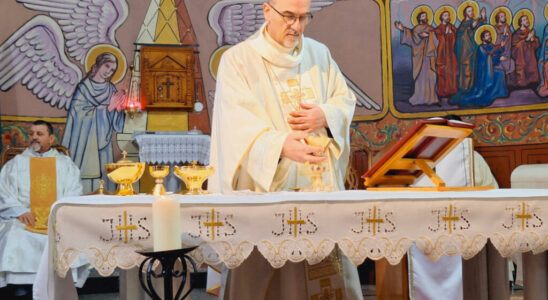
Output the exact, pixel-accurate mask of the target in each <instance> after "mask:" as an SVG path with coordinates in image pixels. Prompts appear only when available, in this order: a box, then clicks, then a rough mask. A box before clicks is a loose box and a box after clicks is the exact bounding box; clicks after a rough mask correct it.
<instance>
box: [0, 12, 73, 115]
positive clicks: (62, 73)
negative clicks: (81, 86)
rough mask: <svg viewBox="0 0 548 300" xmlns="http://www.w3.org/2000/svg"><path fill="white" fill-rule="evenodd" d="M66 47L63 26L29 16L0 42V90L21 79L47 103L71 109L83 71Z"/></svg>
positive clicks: (47, 19) (43, 16)
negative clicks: (75, 63) (70, 58)
mask: <svg viewBox="0 0 548 300" xmlns="http://www.w3.org/2000/svg"><path fill="white" fill-rule="evenodd" d="M64 49H65V48H64V39H63V34H62V32H61V28H59V25H57V23H56V22H55V21H54V20H53V19H51V18H50V17H48V16H45V15H38V16H36V17H34V18H32V19H30V20H29V21H28V22H27V23H25V25H23V26H22V27H20V28H19V30H17V31H16V32H15V33H13V34H12V35H11V36H10V37H9V38H8V39H7V40H6V41H5V42H4V43H3V44H2V45H0V90H2V91H7V90H9V89H10V88H11V87H12V86H13V85H15V84H16V83H17V82H19V81H21V84H23V85H24V86H26V87H27V88H28V89H29V90H30V91H31V92H32V93H33V94H34V95H36V97H38V98H39V99H41V100H43V101H44V102H47V103H49V104H50V105H51V106H57V107H59V108H64V109H68V108H69V106H70V101H71V99H72V94H73V93H74V89H75V88H76V85H77V84H78V82H79V81H80V80H81V79H82V72H81V71H80V69H79V68H78V67H77V66H76V65H74V64H73V63H72V62H70V61H69V60H68V58H67V56H66V54H65V52H64Z"/></svg>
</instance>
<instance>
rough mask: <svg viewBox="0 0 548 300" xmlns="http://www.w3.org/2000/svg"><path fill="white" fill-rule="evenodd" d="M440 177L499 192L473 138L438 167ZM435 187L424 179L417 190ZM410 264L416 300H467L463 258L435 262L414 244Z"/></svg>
mask: <svg viewBox="0 0 548 300" xmlns="http://www.w3.org/2000/svg"><path fill="white" fill-rule="evenodd" d="M436 174H438V176H440V177H441V179H443V181H444V182H445V184H446V186H448V187H463V186H493V187H494V188H498V184H497V182H496V180H495V178H494V176H493V174H492V173H491V170H490V169H489V166H488V165H487V163H486V162H485V160H484V159H483V157H481V155H480V154H479V153H477V152H475V151H474V150H473V145H472V139H470V138H467V139H465V140H464V141H463V142H462V143H460V144H459V145H457V147H456V148H455V149H453V151H451V152H450V153H449V154H447V156H446V157H444V158H443V159H442V161H440V162H439V163H438V164H437V165H436ZM472 178H473V179H472ZM472 180H474V182H472ZM433 185H434V184H433V183H432V182H431V181H430V179H428V177H427V176H425V175H423V176H422V177H420V178H419V179H418V180H417V182H416V183H415V185H414V186H433ZM409 262H410V268H409V272H410V275H411V276H410V281H409V285H410V290H411V295H410V297H411V299H412V300H413V299H414V300H436V299H447V300H462V299H463V289H462V287H463V283H462V257H461V256H460V255H452V256H447V255H443V256H441V257H440V258H439V259H438V260H436V261H433V260H431V259H430V258H428V257H427V256H426V255H424V254H423V253H422V252H421V251H420V250H419V249H418V248H417V246H416V245H415V244H413V245H412V246H411V248H410V256H409Z"/></svg>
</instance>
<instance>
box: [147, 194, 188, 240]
mask: <svg viewBox="0 0 548 300" xmlns="http://www.w3.org/2000/svg"><path fill="white" fill-rule="evenodd" d="M152 237H153V240H154V251H165V250H173V249H180V248H181V208H180V206H179V201H177V200H176V199H173V198H169V197H160V198H157V199H156V200H154V201H153V202H152Z"/></svg>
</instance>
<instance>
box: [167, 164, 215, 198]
mask: <svg viewBox="0 0 548 300" xmlns="http://www.w3.org/2000/svg"><path fill="white" fill-rule="evenodd" d="M213 171H214V168H213V167H212V166H198V165H197V164H196V162H195V161H193V162H192V163H191V165H190V166H182V167H179V166H175V169H174V173H175V176H177V177H178V178H179V179H181V180H182V181H183V182H184V183H185V184H186V186H187V188H188V192H186V193H185V195H203V194H209V193H210V192H209V191H204V190H202V184H203V183H204V181H205V180H206V179H207V178H208V177H209V176H211V174H213Z"/></svg>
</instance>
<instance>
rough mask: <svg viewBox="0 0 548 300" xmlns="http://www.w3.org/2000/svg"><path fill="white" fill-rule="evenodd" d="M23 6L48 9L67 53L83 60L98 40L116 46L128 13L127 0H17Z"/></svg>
mask: <svg viewBox="0 0 548 300" xmlns="http://www.w3.org/2000/svg"><path fill="white" fill-rule="evenodd" d="M17 2H19V3H23V5H24V6H25V7H26V8H29V9H33V10H37V11H42V12H47V13H49V15H50V16H51V17H52V18H54V19H55V20H56V21H57V22H58V23H59V26H61V30H63V33H64V35H65V38H66V40H67V44H66V46H67V49H68V52H69V55H70V56H71V57H74V58H75V59H77V60H78V61H80V62H81V63H84V60H85V57H86V54H87V52H88V50H89V49H91V48H92V47H93V46H95V45H98V44H110V45H113V46H118V43H117V42H116V38H115V34H116V30H117V29H118V27H120V25H122V23H124V21H125V20H126V18H127V16H128V6H127V2H126V0H17Z"/></svg>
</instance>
